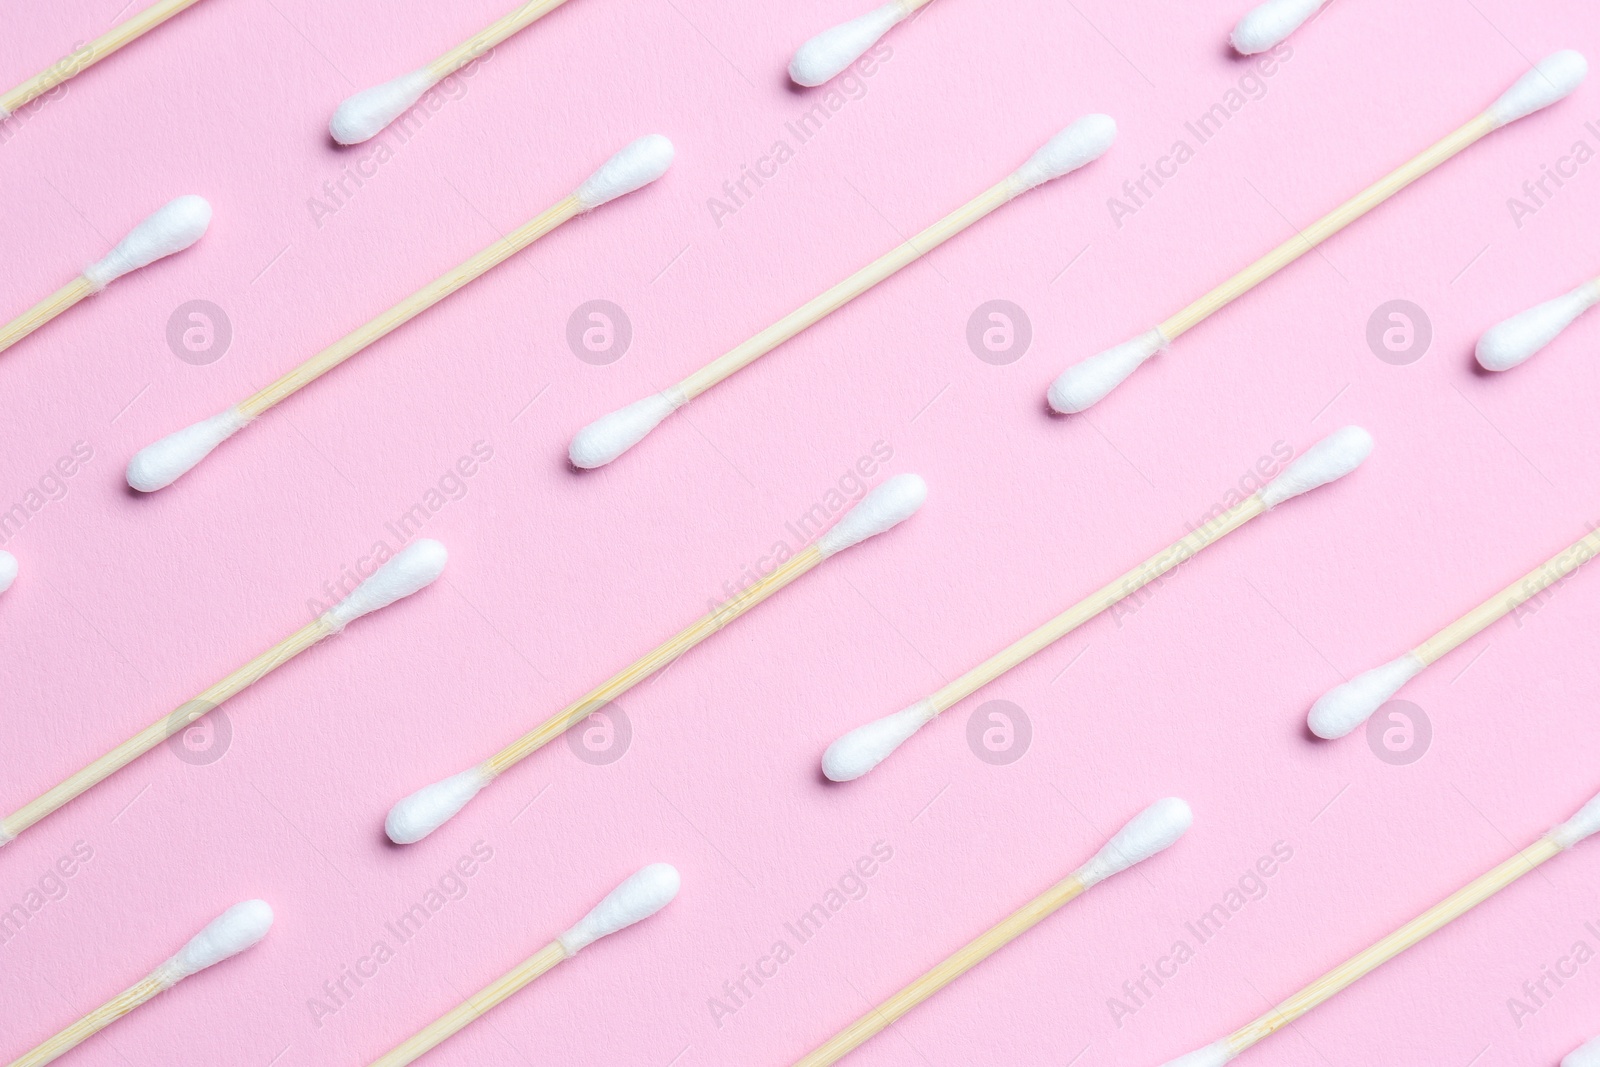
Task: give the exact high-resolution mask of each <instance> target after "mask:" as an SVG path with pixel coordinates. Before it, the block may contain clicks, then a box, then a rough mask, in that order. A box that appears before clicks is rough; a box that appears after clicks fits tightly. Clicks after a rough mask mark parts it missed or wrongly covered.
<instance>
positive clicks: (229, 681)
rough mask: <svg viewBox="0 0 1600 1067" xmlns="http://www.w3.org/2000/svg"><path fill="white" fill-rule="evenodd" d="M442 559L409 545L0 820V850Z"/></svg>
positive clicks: (436, 571)
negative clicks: (310, 617)
mask: <svg viewBox="0 0 1600 1067" xmlns="http://www.w3.org/2000/svg"><path fill="white" fill-rule="evenodd" d="M446 559H447V554H446V552H445V549H444V546H443V545H441V544H440V543H439V542H437V541H431V540H427V539H425V538H424V539H420V540H417V541H413V542H412V543H411V544H409V545H407V546H406V547H405V548H404V549H402V550H401V551H400V552H399V554H397V555H396V556H394V557H393V558H392V559H390V560H389V561H388V562H386V563H384V564H383V565H382V566H380V567H379V568H378V569H377V570H376V571H374V572H373V574H372V575H371V576H370V577H369V578H367V579H366V580H365V581H363V582H362V583H361V584H360V585H359V586H357V587H356V588H355V590H354V591H352V592H351V593H350V595H349V596H347V597H345V598H344V599H343V600H341V601H340V602H339V603H337V604H335V605H334V606H333V607H331V608H329V609H328V610H327V611H325V612H323V613H322V614H321V615H318V616H317V617H316V618H315V619H313V620H312V621H311V622H309V623H307V624H306V625H305V626H302V627H301V628H300V629H298V630H296V631H295V632H294V633H292V634H290V635H289V636H288V637H286V638H284V639H283V640H282V641H279V642H278V643H277V644H276V645H273V646H272V647H271V648H269V649H267V650H266V651H265V652H263V653H261V654H260V655H259V656H257V657H256V658H255V659H253V660H251V661H250V662H249V663H246V664H245V665H244V666H242V667H240V668H239V669H237V670H235V671H234V672H233V673H232V674H229V675H228V676H227V677H225V678H223V679H222V680H221V681H219V682H217V683H216V684H214V685H212V686H211V688H209V689H207V690H206V691H205V692H203V693H201V694H200V695H199V696H196V697H195V698H193V699H192V700H188V701H185V702H184V703H183V704H180V705H179V706H178V707H177V708H175V709H173V711H172V712H170V713H169V714H167V715H164V716H162V717H161V718H160V719H158V720H156V721H155V722H153V723H151V724H150V725H149V726H147V727H145V728H144V729H143V730H141V731H140V732H139V733H137V734H135V735H134V736H132V737H130V738H129V739H128V740H126V741H124V742H123V743H122V744H120V745H118V746H117V747H116V748H114V749H112V750H111V751H110V752H107V753H106V754H105V755H104V756H101V757H100V758H99V759H97V760H95V761H94V762H93V763H91V764H89V765H88V766H87V767H85V768H83V769H82V770H81V771H78V772H77V773H76V774H74V775H72V776H71V777H70V778H68V779H66V780H65V781H63V782H62V783H60V784H59V785H57V786H55V787H54V788H52V789H50V790H48V791H47V792H45V793H43V794H41V795H40V796H38V797H37V798H35V799H34V800H31V801H29V802H28V803H27V804H24V805H23V806H22V807H20V808H18V809H17V810H16V811H14V812H12V813H11V814H10V815H8V816H6V817H5V818H4V819H0V845H5V844H7V843H9V842H11V841H14V840H15V839H16V837H17V835H18V834H20V833H22V831H24V830H26V829H27V828H28V827H30V826H32V825H33V824H34V823H36V822H38V821H39V820H40V819H43V818H44V817H45V816H46V815H49V814H50V813H51V812H53V811H55V810H56V809H57V808H60V807H62V806H63V805H64V804H66V803H67V802H68V801H70V800H72V799H74V798H75V797H78V796H79V795H81V794H83V793H85V792H87V791H88V790H89V789H91V788H92V787H94V786H95V785H98V784H99V783H100V782H103V781H105V780H106V779H107V778H109V777H110V776H111V775H113V774H115V773H116V772H117V771H119V770H121V769H122V768H123V767H125V766H127V765H128V764H129V763H132V762H133V761H134V760H136V759H138V758H139V757H140V756H142V755H144V754H145V753H146V752H149V751H150V750H151V749H152V748H155V747H156V746H157V745H159V744H161V743H162V742H163V741H165V740H167V738H169V737H171V736H173V735H174V734H178V733H181V732H183V731H184V730H187V729H188V728H189V727H190V726H192V725H193V724H194V723H196V722H198V721H199V720H200V719H202V718H204V717H205V716H206V715H208V714H210V713H211V712H212V711H215V710H216V709H217V708H218V707H219V706H221V705H222V704H223V703H225V702H226V701H228V700H230V699H232V698H233V697H235V696H237V695H239V694H240V693H241V692H243V691H244V690H246V689H248V688H249V687H250V686H252V685H254V684H255V683H256V682H258V681H260V680H261V679H262V678H265V677H266V676H267V675H268V674H271V673H272V672H273V671H275V670H277V669H278V668H279V667H281V666H283V665H284V664H285V663H288V662H289V661H290V660H291V659H294V657H296V656H298V655H299V654H300V653H302V652H304V651H305V650H306V649H308V648H310V647H311V646H312V645H315V644H317V643H318V642H319V641H322V640H324V639H325V638H328V637H332V636H333V635H334V634H337V633H339V632H340V631H342V630H343V629H344V628H345V627H346V626H348V625H349V624H350V623H351V622H354V621H355V620H356V619H358V618H360V617H361V616H363V615H366V614H369V613H371V612H374V611H377V610H378V609H379V608H383V607H387V606H388V605H390V604H393V603H394V602H395V601H396V600H399V599H401V598H402V597H407V596H410V595H411V594H412V593H415V592H417V591H418V590H420V589H422V588H424V587H426V586H427V585H429V584H430V583H432V582H433V581H434V579H436V578H438V577H439V575H440V574H441V573H443V571H444V565H445V561H446Z"/></svg>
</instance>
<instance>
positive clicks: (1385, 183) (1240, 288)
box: [1046, 51, 1589, 415]
mask: <svg viewBox="0 0 1600 1067" xmlns="http://www.w3.org/2000/svg"><path fill="white" fill-rule="evenodd" d="M1588 69H1589V68H1588V64H1587V62H1585V60H1584V58H1583V56H1582V55H1580V54H1578V53H1577V52H1570V51H1569V52H1558V53H1556V54H1555V55H1554V56H1551V57H1550V58H1549V59H1546V60H1545V61H1544V62H1542V63H1540V64H1539V65H1538V66H1537V67H1536V68H1535V69H1534V70H1532V71H1530V72H1529V73H1527V74H1526V75H1524V76H1523V77H1522V78H1520V79H1519V80H1518V81H1517V83H1516V84H1515V85H1513V86H1512V87H1511V89H1509V90H1508V91H1507V92H1506V93H1505V94H1504V95H1502V96H1501V97H1500V99H1499V100H1497V101H1495V103H1494V104H1492V105H1491V106H1490V107H1489V109H1488V110H1486V111H1484V112H1482V113H1481V114H1479V115H1478V116H1477V117H1476V118H1473V119H1472V120H1471V121H1469V122H1468V123H1466V125H1464V126H1462V127H1461V128H1460V129H1458V130H1456V131H1455V132H1454V133H1452V134H1450V135H1449V136H1447V137H1445V138H1444V139H1443V140H1441V141H1439V142H1438V143H1437V144H1434V145H1433V146H1432V147H1430V148H1428V149H1426V150H1424V151H1423V152H1422V153H1421V154H1420V155H1418V156H1417V157H1416V158H1414V159H1412V160H1411V161H1410V162H1408V163H1405V164H1403V165H1402V166H1400V167H1399V168H1397V169H1396V170H1394V171H1392V172H1391V173H1389V174H1388V175H1386V176H1384V177H1383V178H1380V179H1379V180H1378V181H1377V182H1375V183H1374V184H1372V185H1370V186H1368V187H1367V188H1366V189H1364V190H1362V191H1361V192H1360V193H1357V194H1356V195H1355V196H1354V197H1352V198H1351V199H1350V200H1348V201H1346V202H1345V203H1343V204H1341V205H1340V206H1339V207H1337V208H1335V209H1334V210H1333V211H1332V212H1330V213H1329V214H1327V215H1324V216H1323V217H1322V218H1320V219H1318V220H1317V221H1316V222H1313V223H1311V224H1310V225H1309V226H1307V227H1306V228H1305V229H1303V230H1301V231H1299V232H1298V233H1296V234H1295V235H1294V236H1293V237H1291V238H1289V239H1288V240H1286V241H1284V242H1283V243H1282V244H1280V245H1279V246H1278V247H1277V248H1274V249H1273V250H1272V251H1270V252H1268V253H1267V254H1266V255H1264V256H1262V257H1261V258H1260V259H1258V260H1256V261H1255V262H1254V263H1252V264H1250V266H1248V267H1246V268H1245V269H1244V270H1242V271H1240V272H1239V273H1238V274H1235V275H1234V276H1233V277H1231V278H1229V279H1228V280H1227V281H1225V282H1223V283H1222V284H1221V285H1218V286H1217V287H1216V288H1214V289H1212V290H1211V291H1210V292H1209V293H1206V294H1205V295H1204V296H1202V297H1200V298H1199V299H1198V300H1195V301H1194V302H1193V303H1191V304H1190V305H1189V306H1188V307H1185V308H1184V309H1182V310H1181V311H1179V312H1177V313H1176V314H1174V315H1173V316H1171V317H1170V318H1168V319H1166V320H1165V321H1163V322H1161V323H1159V324H1157V325H1156V326H1154V327H1153V328H1151V329H1148V330H1145V331H1143V332H1142V333H1140V334H1139V335H1138V336H1136V337H1134V338H1133V339H1132V340H1129V341H1125V342H1123V343H1122V344H1119V345H1116V346H1115V347H1113V348H1110V349H1107V350H1106V351H1104V352H1101V353H1099V354H1097V355H1094V356H1090V357H1088V358H1087V359H1084V360H1081V361H1079V362H1078V363H1076V364H1074V365H1073V366H1070V367H1068V368H1067V369H1066V370H1064V371H1063V372H1062V373H1061V375H1060V376H1059V377H1057V378H1056V380H1055V382H1054V383H1052V384H1051V386H1050V389H1049V391H1048V393H1047V394H1046V396H1047V399H1048V401H1049V403H1050V407H1051V408H1052V409H1054V410H1055V411H1057V412H1059V413H1060V414H1063V415H1071V414H1075V413H1077V412H1081V411H1086V410H1088V409H1089V408H1090V407H1092V406H1094V405H1095V404H1097V403H1099V402H1100V401H1101V400H1103V399H1105V398H1106V397H1107V396H1109V395H1110V394H1111V392H1112V390H1114V389H1116V387H1117V386H1119V385H1121V384H1122V383H1123V382H1124V381H1126V380H1127V379H1128V377H1129V376H1131V375H1132V374H1133V372H1134V371H1136V370H1138V369H1139V367H1140V366H1142V365H1143V364H1144V363H1145V362H1146V361H1148V360H1149V359H1150V358H1151V357H1153V356H1154V355H1155V354H1156V353H1158V352H1162V351H1165V350H1166V349H1167V348H1168V347H1169V346H1170V345H1172V344H1173V342H1175V341H1177V340H1178V338H1179V337H1181V336H1182V335H1183V334H1185V333H1188V332H1189V331H1190V330H1192V329H1194V327H1196V326H1198V325H1199V324H1200V323H1202V322H1204V321H1205V320H1206V319H1208V318H1210V317H1211V316H1212V315H1215V314H1216V313H1217V312H1218V311H1221V310H1222V309H1223V308H1225V307H1227V306H1228V305H1229V304H1231V303H1233V302H1234V301H1235V300H1238V299H1239V298H1240V297H1242V296H1244V295H1245V294H1246V293H1248V292H1250V291H1251V290H1252V289H1254V288H1256V286H1258V285H1260V284H1261V283H1262V282H1265V281H1266V280H1267V279H1268V278H1271V277H1272V276H1273V275H1275V274H1277V273H1278V272H1279V271H1281V270H1283V269H1284V268H1285V267H1288V266H1289V265H1290V264H1291V263H1294V262H1295V261H1296V260H1298V259H1299V258H1300V257H1301V256H1304V255H1305V254H1306V253H1307V252H1310V251H1311V250H1312V249H1314V248H1316V247H1317V246H1319V245H1321V244H1322V243H1323V242H1325V241H1327V240H1328V239H1329V238H1331V237H1333V236H1334V235H1335V234H1338V233H1340V232H1341V231H1343V230H1344V229H1345V228H1346V227H1347V226H1349V225H1350V224H1352V223H1354V222H1355V221H1356V220H1358V219H1360V218H1362V217H1363V216H1365V215H1368V214H1370V213H1371V212H1372V211H1374V210H1375V209H1376V208H1378V207H1379V206H1380V205H1382V204H1383V203H1385V202H1386V201H1388V200H1389V199H1391V198H1392V197H1394V196H1395V195H1396V194H1398V193H1399V192H1400V191H1401V190H1402V189H1405V188H1406V187H1407V186H1409V185H1411V184H1412V183H1413V182H1415V181H1417V180H1418V179H1420V178H1422V177H1423V176H1425V175H1427V174H1428V173H1430V172H1431V171H1433V170H1436V169H1437V168H1439V167H1440V166H1443V165H1444V164H1445V163H1446V162H1448V161H1449V160H1451V159H1453V158H1454V157H1455V156H1457V155H1459V154H1460V153H1462V152H1464V151H1466V149H1468V148H1470V147H1471V146H1472V145H1474V144H1476V143H1477V142H1478V141H1480V140H1482V139H1483V138H1484V137H1487V136H1488V135H1489V134H1491V133H1493V132H1494V131H1495V130H1497V129H1499V128H1500V127H1502V126H1504V125H1506V124H1507V123H1510V122H1514V121H1516V120H1517V119H1519V118H1522V117H1524V116H1526V115H1531V114H1533V113H1534V112H1535V111H1538V110H1540V109H1541V108H1545V107H1548V106H1550V105H1551V104H1553V103H1555V102H1556V101H1558V100H1560V99H1562V98H1563V97H1565V96H1567V95H1568V94H1570V93H1571V92H1572V91H1573V90H1575V89H1576V88H1577V87H1578V86H1579V85H1580V84H1581V83H1582V82H1583V79H1584V76H1585V75H1586V74H1587V72H1588Z"/></svg>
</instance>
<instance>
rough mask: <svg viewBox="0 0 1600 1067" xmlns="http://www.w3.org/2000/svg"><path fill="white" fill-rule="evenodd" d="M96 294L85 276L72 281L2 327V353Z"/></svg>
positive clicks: (0, 334)
mask: <svg viewBox="0 0 1600 1067" xmlns="http://www.w3.org/2000/svg"><path fill="white" fill-rule="evenodd" d="M94 292H95V287H94V283H93V282H91V281H90V280H89V279H88V278H85V277H84V276H83V275H81V274H80V275H78V277H76V278H74V279H72V280H71V281H70V282H68V283H67V284H66V285H63V286H62V287H61V288H60V289H57V290H56V291H55V292H53V293H51V294H50V295H49V296H47V297H45V298H44V299H43V300H41V301H39V302H38V303H37V304H35V305H33V307H31V308H29V309H28V310H27V311H24V312H23V313H22V314H20V315H18V316H17V317H16V318H14V319H12V320H11V321H10V322H8V323H6V324H5V325H4V326H0V352H4V351H5V350H6V349H8V348H10V347H11V346H12V345H14V344H16V343H17V342H18V341H20V340H22V339H23V338H24V337H26V336H28V335H29V334H30V333H32V332H33V331H34V330H37V329H38V328H39V327H41V326H43V325H44V324H45V323H47V322H49V321H50V320H51V319H53V318H55V317H56V316H57V315H59V314H61V313H62V312H63V311H66V310H67V309H68V308H70V307H71V306H72V305H74V304H76V303H77V302H78V301H80V300H82V299H83V298H84V297H86V296H91V295H93V293H94Z"/></svg>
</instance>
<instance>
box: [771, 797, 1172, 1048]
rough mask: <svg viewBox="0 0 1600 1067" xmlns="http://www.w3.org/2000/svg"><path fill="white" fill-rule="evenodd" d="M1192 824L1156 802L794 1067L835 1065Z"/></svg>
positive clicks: (1166, 804) (1168, 844) (1165, 803)
mask: <svg viewBox="0 0 1600 1067" xmlns="http://www.w3.org/2000/svg"><path fill="white" fill-rule="evenodd" d="M1193 822H1194V816H1193V814H1192V813H1191V812H1190V811H1189V805H1188V804H1185V803H1184V802H1183V801H1182V800H1179V799H1177V798H1176V797H1169V798H1168V799H1166V800H1158V801H1156V802H1155V803H1154V804H1152V805H1150V807H1148V808H1146V809H1145V810H1144V811H1143V812H1141V813H1140V814H1138V815H1137V816H1135V817H1134V818H1133V820H1132V821H1130V822H1129V823H1128V825H1126V826H1125V827H1123V828H1122V830H1121V831H1120V832H1118V834H1117V835H1116V836H1115V837H1114V838H1112V839H1111V840H1110V841H1109V842H1107V843H1106V845H1105V847H1104V848H1102V849H1101V850H1100V851H1099V852H1098V853H1097V854H1096V855H1095V856H1094V857H1093V858H1092V859H1090V860H1089V861H1088V862H1087V863H1085V864H1084V865H1083V866H1082V867H1079V868H1078V869H1077V870H1076V871H1074V872H1073V873H1072V874H1069V875H1068V876H1067V877H1066V878H1063V879H1062V880H1061V881H1059V882H1057V883H1056V884H1055V885H1053V886H1051V887H1050V888H1049V889H1046V890H1045V891H1044V892H1043V893H1041V894H1039V895H1038V896H1037V897H1035V898H1034V899H1033V900H1031V901H1029V902H1028V903H1026V904H1024V905H1023V906H1022V907H1020V908H1018V909H1017V910H1016V911H1014V912H1012V913H1011V914H1010V915H1008V916H1007V917H1006V918H1004V919H1002V920H1001V921H1000V922H998V923H996V924H995V925H994V926H992V927H990V928H989V929H988V930H986V931H984V932H983V933H982V934H979V935H978V936H977V937H975V938H973V939H972V940H971V941H969V942H967V943H966V944H965V945H963V946H962V947H961V948H960V949H958V950H957V951H956V952H954V953H953V954H952V955H950V956H949V957H947V958H946V959H945V960H944V961H943V962H942V963H939V964H938V965H937V966H935V967H934V968H932V969H931V970H929V971H928V972H927V973H925V974H923V975H922V976H921V977H920V978H918V979H916V980H915V981H914V982H912V983H910V984H909V985H907V986H905V987H904V988H902V989H901V990H900V991H899V992H898V993H895V994H894V995H893V996H891V997H890V998H889V999H887V1000H885V1001H884V1002H883V1003H882V1004H879V1005H878V1006H877V1007H875V1008H873V1009H872V1010H871V1011H868V1012H867V1013H866V1014H865V1015H863V1016H861V1017H860V1018H859V1019H857V1020H856V1021H855V1022H853V1023H851V1024H850V1025H849V1026H847V1027H845V1028H844V1029H843V1030H841V1031H839V1032H838V1033H837V1034H835V1035H834V1036H833V1037H831V1038H829V1039H828V1040H827V1041H826V1042H824V1043H823V1044H821V1045H819V1046H818V1047H817V1048H816V1049H815V1050H813V1051H812V1052H811V1053H810V1054H808V1055H806V1056H804V1057H803V1058H801V1059H798V1060H796V1061H795V1063H794V1067H826V1065H828V1064H831V1063H837V1062H838V1061H839V1060H841V1059H843V1058H844V1057H845V1056H847V1055H849V1054H850V1053H851V1052H853V1051H855V1050H856V1049H857V1048H859V1047H861V1046H862V1045H863V1044H865V1043H866V1042H867V1041H869V1040H870V1039H871V1038H873V1037H874V1036H876V1035H877V1034H878V1033H880V1032H882V1031H883V1030H885V1029H886V1028H888V1027H890V1026H892V1025H894V1023H895V1022H896V1021H898V1020H899V1019H900V1018H901V1017H903V1016H904V1015H905V1014H906V1013H907V1012H909V1011H910V1010H911V1009H912V1008H915V1007H916V1006H917V1005H919V1004H921V1003H922V1002H923V1001H925V1000H927V999H928V998H929V997H931V996H933V995H934V994H935V993H937V992H939V990H941V989H943V988H944V987H945V986H947V985H949V984H950V983H951V982H954V981H955V980H956V979H957V978H960V977H961V976H962V975H963V974H966V973H967V972H968V971H970V970H971V969H972V968H974V967H976V966H977V965H978V964H979V963H982V962H983V961H984V960H986V959H988V958H989V957H990V956H992V955H994V953H996V952H998V951H999V950H1000V949H1002V948H1004V947H1005V946H1006V945H1008V944H1010V943H1011V942H1012V941H1014V940H1016V939H1017V938H1018V937H1020V936H1021V935H1023V934H1025V933H1027V932H1028V931H1029V930H1031V929H1033V928H1034V927H1035V926H1037V925H1038V924H1039V923H1041V922H1043V921H1044V920H1045V919H1047V918H1049V917H1050V916H1051V915H1053V914H1054V913H1055V912H1057V911H1058V910H1060V909H1061V908H1062V907H1063V906H1064V905H1066V904H1067V903H1069V902H1071V901H1073V900H1075V899H1077V898H1078V897H1080V896H1082V895H1083V894H1084V893H1085V892H1087V891H1088V890H1090V889H1092V888H1093V887H1094V886H1096V885H1098V884H1099V883H1100V882H1103V881H1104V880H1105V879H1107V878H1109V877H1111V876H1112V875H1114V874H1117V873H1119V872H1121V871H1125V870H1127V869H1128V868H1129V867H1131V866H1133V865H1134V864H1136V863H1142V862H1144V861H1145V860H1147V859H1149V858H1150V857H1152V856H1154V855H1155V854H1156V853H1158V852H1161V851H1163V850H1164V849H1167V848H1169V847H1171V846H1172V845H1173V844H1174V843H1176V842H1177V840H1178V839H1179V838H1180V837H1182V836H1183V835H1184V833H1185V832H1186V831H1187V830H1188V829H1189V826H1190V825H1191V824H1192V823H1193Z"/></svg>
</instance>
